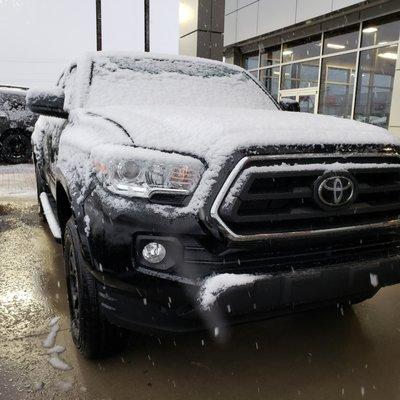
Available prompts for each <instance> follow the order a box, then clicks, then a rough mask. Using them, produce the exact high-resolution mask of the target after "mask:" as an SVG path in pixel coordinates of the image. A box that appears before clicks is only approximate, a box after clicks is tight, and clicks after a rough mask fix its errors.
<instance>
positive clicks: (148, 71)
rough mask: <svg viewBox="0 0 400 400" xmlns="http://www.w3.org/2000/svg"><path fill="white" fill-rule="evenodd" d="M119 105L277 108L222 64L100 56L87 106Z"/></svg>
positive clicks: (251, 83) (239, 73)
mask: <svg viewBox="0 0 400 400" xmlns="http://www.w3.org/2000/svg"><path fill="white" fill-rule="evenodd" d="M119 105H125V106H126V105H138V106H139V105H140V106H147V105H148V106H186V107H187V106H189V107H190V106H193V107H227V108H228V107H229V108H249V109H263V110H276V109H277V107H276V105H275V104H274V103H273V101H272V100H271V99H270V98H269V97H268V95H267V94H266V93H265V92H264V91H263V90H262V89H261V88H260V87H259V86H258V85H257V84H256V83H255V82H254V81H253V80H252V79H251V78H250V77H249V76H247V75H246V74H245V73H244V72H243V71H241V70H239V69H235V68H231V67H229V66H225V65H223V64H219V63H215V64H214V63H207V62H199V61H190V60H179V59H170V60H165V59H153V58H137V59H135V58H133V57H128V56H127V57H98V58H96V61H95V62H94V65H93V73H92V79H91V85H90V90H89V95H88V97H87V101H86V107H103V106H119Z"/></svg>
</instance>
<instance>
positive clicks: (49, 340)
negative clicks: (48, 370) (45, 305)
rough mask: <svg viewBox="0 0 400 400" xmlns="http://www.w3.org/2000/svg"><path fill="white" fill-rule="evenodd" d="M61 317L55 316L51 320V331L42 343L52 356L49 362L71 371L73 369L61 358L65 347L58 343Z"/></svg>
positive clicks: (56, 366)
mask: <svg viewBox="0 0 400 400" xmlns="http://www.w3.org/2000/svg"><path fill="white" fill-rule="evenodd" d="M59 320H60V317H58V316H57V317H54V318H52V319H51V320H50V322H49V327H50V332H49V334H48V336H47V337H46V339H45V340H43V342H42V345H43V347H44V348H46V349H48V350H47V354H48V355H49V356H50V357H49V359H48V362H49V364H50V365H51V366H52V367H53V368H55V369H58V370H60V371H69V370H71V369H72V367H71V366H70V365H68V364H67V363H66V362H65V361H63V360H62V359H61V358H60V356H59V355H60V354H61V353H63V352H64V351H65V347H63V346H60V345H56V344H55V342H56V339H57V333H58V331H59V329H60V325H59Z"/></svg>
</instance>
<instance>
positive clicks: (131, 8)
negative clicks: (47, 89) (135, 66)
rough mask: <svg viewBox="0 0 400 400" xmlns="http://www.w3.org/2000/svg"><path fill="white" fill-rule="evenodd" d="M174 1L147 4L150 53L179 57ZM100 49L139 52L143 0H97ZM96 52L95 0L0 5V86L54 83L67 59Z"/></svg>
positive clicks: (11, 0) (15, 0)
mask: <svg viewBox="0 0 400 400" xmlns="http://www.w3.org/2000/svg"><path fill="white" fill-rule="evenodd" d="M178 6H179V0H150V50H151V51H152V52H158V53H174V54H177V53H178V48H179V20H178ZM102 41H103V49H104V50H132V51H143V49H144V1H143V0H102ZM95 50H96V1H95V0H2V1H0V84H3V85H17V86H27V87H31V86H41V85H52V84H54V82H55V80H56V78H57V76H58V75H59V74H60V73H61V71H62V70H63V68H64V67H65V66H66V65H67V64H68V63H69V62H70V61H71V59H75V58H77V57H79V56H80V55H81V54H82V53H83V52H85V51H95Z"/></svg>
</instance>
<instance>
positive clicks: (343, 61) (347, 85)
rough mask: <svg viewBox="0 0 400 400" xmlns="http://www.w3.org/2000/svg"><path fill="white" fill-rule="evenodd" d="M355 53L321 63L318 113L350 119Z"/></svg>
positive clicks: (327, 59) (331, 58) (326, 59)
mask: <svg viewBox="0 0 400 400" xmlns="http://www.w3.org/2000/svg"><path fill="white" fill-rule="evenodd" d="M356 59H357V54H356V53H350V54H345V55H340V56H335V57H329V58H325V59H324V60H323V62H322V75H321V89H320V101H319V112H320V113H321V114H327V115H335V116H337V117H342V118H350V116H351V108H352V104H353V93H354V80H355V69H356Z"/></svg>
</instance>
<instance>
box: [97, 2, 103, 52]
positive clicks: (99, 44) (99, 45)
mask: <svg viewBox="0 0 400 400" xmlns="http://www.w3.org/2000/svg"><path fill="white" fill-rule="evenodd" d="M96 42H97V51H101V50H102V48H103V43H102V42H103V38H102V30H101V0H96Z"/></svg>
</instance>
